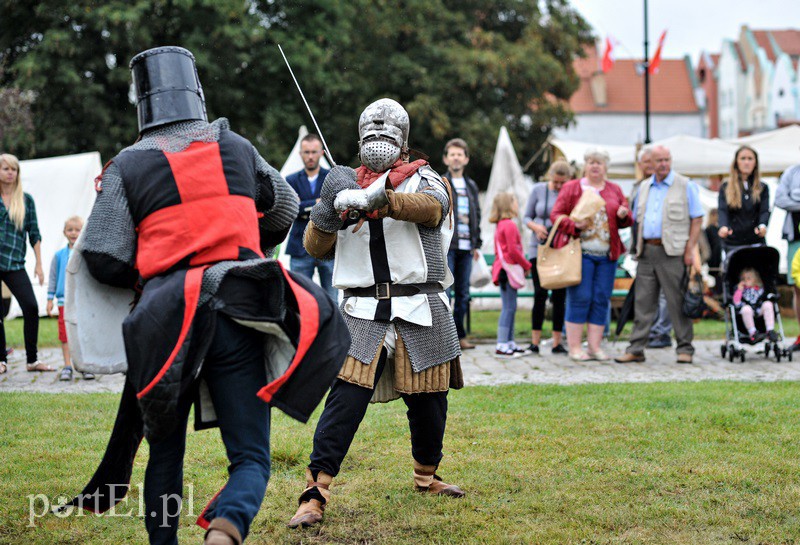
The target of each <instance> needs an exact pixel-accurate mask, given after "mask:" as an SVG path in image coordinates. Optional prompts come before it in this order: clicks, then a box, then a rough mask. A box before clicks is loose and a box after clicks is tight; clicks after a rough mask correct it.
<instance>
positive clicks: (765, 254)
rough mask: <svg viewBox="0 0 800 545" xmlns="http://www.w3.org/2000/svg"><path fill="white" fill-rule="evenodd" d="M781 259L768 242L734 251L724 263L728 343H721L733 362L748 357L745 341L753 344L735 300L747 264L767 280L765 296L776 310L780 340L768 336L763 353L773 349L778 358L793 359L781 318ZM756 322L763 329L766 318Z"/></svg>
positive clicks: (721, 350)
mask: <svg viewBox="0 0 800 545" xmlns="http://www.w3.org/2000/svg"><path fill="white" fill-rule="evenodd" d="M779 262H780V254H779V253H778V250H776V249H775V248H770V247H769V246H756V247H752V248H742V249H740V250H737V251H735V252H734V253H733V254H731V255H730V257H729V258H728V260H727V262H726V263H725V264H724V268H725V270H724V271H723V273H722V277H723V286H722V303H723V306H724V307H725V344H723V345H722V346H721V347H720V352H721V353H722V357H723V358H725V356H726V355H727V357H728V360H729V361H731V362H733V361H734V360H736V359H737V358H739V361H741V362H742V363H744V360H745V350H744V344H750V341H749V338H748V335H747V333H746V331H745V327H744V322H742V317H741V316H740V315H739V312H738V311H737V310H736V306H735V305H734V303H733V294H734V292H735V291H736V286H737V285H738V284H739V278H740V276H741V273H742V270H743V269H745V268H747V267H752V268H753V269H755V270H756V271H758V274H759V275H760V276H761V281H762V282H763V284H764V292H765V293H766V300H767V301H768V302H770V303H772V309H773V312H774V313H775V331H776V332H777V334H778V340H777V341H774V342H772V341H769V340H767V339H765V342H764V356H765V357H769V355H770V353H772V354H773V355H774V357H775V361H776V362H780V361H781V359H782V358H785V359H787V360H788V361H792V351H791V349H790V348H786V347H785V346H784V344H783V340H784V334H783V322H782V321H781V312H780V308H779V307H778V293H777V289H776V285H777V282H778V263H779ZM755 322H756V323H755V325H756V329H757V330H758V331H759V332H761V333H764V332H765V326H764V319H763V318H762V317H760V316H758V317H756V320H755Z"/></svg>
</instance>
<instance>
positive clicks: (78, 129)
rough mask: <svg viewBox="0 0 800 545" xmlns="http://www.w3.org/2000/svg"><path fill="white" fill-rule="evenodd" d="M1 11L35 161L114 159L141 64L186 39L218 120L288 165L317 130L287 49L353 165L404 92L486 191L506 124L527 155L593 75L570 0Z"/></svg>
mask: <svg viewBox="0 0 800 545" xmlns="http://www.w3.org/2000/svg"><path fill="white" fill-rule="evenodd" d="M26 4H27V3H26ZM0 6H2V10H3V13H4V14H5V13H9V16H7V17H6V16H4V17H3V18H1V19H0V31H1V32H0V67H5V69H6V71H5V74H4V75H0V87H3V86H12V87H18V88H20V89H24V90H29V91H32V92H34V93H35V97H36V98H35V100H34V102H33V104H32V105H31V109H32V114H33V123H34V131H33V135H34V142H35V152H33V154H34V155H35V156H47V155H55V154H64V153H74V152H81V151H87V150H91V149H97V150H99V151H100V152H101V153H102V155H103V156H104V158H105V159H108V158H110V157H112V156H113V155H114V154H115V153H116V152H117V151H119V149H121V148H122V147H124V146H125V145H127V144H129V143H130V142H132V141H133V140H134V139H135V137H136V119H135V114H134V107H133V105H132V104H131V102H130V98H129V95H130V73H129V70H128V66H127V63H128V61H129V60H130V58H131V57H132V56H133V55H134V54H136V53H137V52H139V51H141V50H144V49H146V48H149V47H154V46H158V45H182V46H184V47H186V48H188V49H190V50H191V51H193V52H194V54H195V56H196V58H197V64H198V71H199V73H200V78H201V82H202V83H203V86H204V90H205V94H206V97H207V101H208V104H207V106H208V111H209V116H210V117H211V118H214V117H217V116H220V115H224V116H226V117H228V118H229V119H230V120H231V125H232V126H233V128H234V130H236V131H237V132H239V133H241V134H242V135H244V136H245V137H247V138H250V139H251V140H252V141H253V142H254V143H255V144H256V146H257V147H258V148H259V150H260V151H261V152H262V153H263V154H264V155H265V157H266V158H267V159H268V160H269V161H271V162H273V163H274V164H278V165H280V164H281V162H282V161H283V160H284V158H285V157H286V154H287V153H288V151H289V149H290V148H291V146H292V144H293V143H294V139H295V136H296V131H297V128H298V127H299V125H301V124H307V125H309V126H310V125H311V123H310V119H309V118H308V115H307V114H306V112H305V107H304V106H303V103H302V101H301V99H300V97H299V96H298V94H297V91H296V89H295V88H294V84H293V82H292V80H291V77H290V75H289V72H288V70H287V69H286V67H285V65H284V64H283V61H282V59H281V57H280V55H279V52H278V50H277V47H276V44H278V43H280V44H282V45H283V48H284V50H285V51H286V53H287V55H288V56H289V59H290V61H291V63H292V66H293V68H294V70H295V72H296V74H297V76H298V78H299V80H300V83H301V85H302V87H303V91H304V92H305V94H306V97H307V99H308V101H309V103H310V104H311V106H312V108H313V109H314V113H315V115H316V117H317V120H318V121H319V123H320V128H321V130H322V131H323V133H324V136H325V138H326V140H327V142H328V144H329V145H330V146H331V149H332V152H333V155H334V157H335V159H336V160H337V161H338V162H341V163H343V164H351V165H353V164H355V162H356V157H357V126H356V125H357V119H358V115H359V114H360V112H361V110H362V109H363V108H364V107H365V106H366V105H367V104H368V103H369V102H371V101H373V100H375V99H377V98H380V97H383V96H388V97H391V98H394V99H396V100H398V101H399V102H400V103H401V104H403V105H404V106H405V107H406V108H407V109H408V111H409V114H410V116H411V137H410V145H411V147H412V148H415V149H419V150H422V151H424V152H426V153H428V154H429V155H431V162H432V163H433V164H434V166H435V167H437V168H440V169H441V168H442V165H441V153H442V149H443V146H444V143H445V142H446V140H447V139H449V138H452V137H456V136H460V137H462V138H465V139H466V140H467V141H468V142H469V143H470V146H471V150H472V154H471V155H472V161H471V163H470V168H471V171H472V173H473V174H474V175H475V178H476V179H478V180H479V182H482V183H484V184H485V183H486V181H487V180H488V172H489V169H490V167H491V160H492V153H493V151H494V145H495V139H496V137H497V132H498V130H499V129H500V126H502V125H506V126H507V127H508V129H509V132H510V133H511V135H512V138H513V139H514V140H515V145H516V146H517V149H518V150H519V152H520V153H521V156H522V157H523V158H527V157H530V156H531V155H532V154H533V153H534V152H535V150H536V149H538V147H539V146H540V145H541V143H542V142H543V141H544V139H545V138H546V137H547V135H548V134H549V131H550V129H551V128H552V127H554V126H563V125H565V124H567V123H569V121H570V120H571V112H569V110H568V108H567V106H566V100H567V99H568V98H569V96H570V95H571V93H572V92H574V90H575V89H576V88H577V84H578V81H577V78H576V76H575V74H574V72H573V70H572V59H573V58H574V56H575V55H578V54H581V51H582V45H583V44H584V43H586V42H587V41H588V40H590V33H589V27H588V26H587V24H586V22H585V21H583V19H581V18H580V16H579V15H578V14H577V13H576V12H575V11H574V10H573V9H572V8H571V7H570V6H569V5H568V3H567V2H566V0H543V1H540V2H535V1H531V0H528V1H522V0H458V1H457V0H399V1H398V0H393V1H389V0H327V1H323V0H306V1H303V2H286V1H282V0H135V1H133V2H127V1H122V0H110V1H107V2H103V3H101V2H98V1H90V0H79V1H77V2H70V3H66V2H61V1H58V0H41V1H40V2H38V3H36V4H35V5H28V6H19V5H18V3H17V2H14V1H11V0H0ZM20 146H23V143H22V142H20ZM10 147H11V148H13V147H14V146H13V145H12V146H10ZM20 149H22V150H30V149H33V148H31V147H30V146H29V147H28V148H24V147H20Z"/></svg>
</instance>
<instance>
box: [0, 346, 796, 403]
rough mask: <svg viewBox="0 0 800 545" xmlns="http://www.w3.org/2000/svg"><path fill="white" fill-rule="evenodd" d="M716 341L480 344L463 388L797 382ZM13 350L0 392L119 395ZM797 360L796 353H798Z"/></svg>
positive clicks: (784, 366)
mask: <svg viewBox="0 0 800 545" xmlns="http://www.w3.org/2000/svg"><path fill="white" fill-rule="evenodd" d="M719 345H720V343H719V341H698V342H696V343H695V347H696V350H697V352H696V353H695V358H694V363H693V364H692V365H681V364H678V363H676V362H675V352H674V351H673V350H671V349H660V350H650V351H649V352H648V354H647V361H646V362H645V363H633V364H626V365H620V364H616V363H613V362H610V363H598V362H586V363H577V362H573V361H571V360H570V359H569V358H567V357H566V356H553V355H551V354H550V350H549V348H548V347H544V348H543V352H544V354H542V355H539V356H533V355H531V356H523V357H519V358H514V359H501V358H497V357H495V355H494V344H481V345H478V348H476V349H475V350H467V351H465V353H464V357H463V359H462V365H463V369H464V377H465V381H466V383H467V385H498V384H519V383H535V384H590V383H604V382H671V381H697V380H742V381H776V380H800V361H798V360H800V357H798V358H797V359H796V360H795V361H793V362H786V361H781V363H775V360H774V359H770V360H766V359H764V357H763V356H759V355H757V354H756V351H755V349H753V348H749V352H748V358H747V361H746V362H745V363H738V362H737V363H730V362H728V361H727V360H722V359H720V357H719V356H720V354H719ZM624 348H625V344H624V343H618V344H616V345H607V346H606V347H605V349H606V351H607V352H608V353H609V354H610V355H612V356H613V355H615V354H619V353H620V352H622V351H623V350H624ZM20 352H24V351H19V350H18V351H17V352H16V353H14V354H12V355H11V357H10V358H9V365H8V373H6V374H4V375H0V392H11V391H24V392H49V393H63V392H77V393H84V392H121V391H122V382H123V377H122V375H120V374H117V375H108V376H103V375H98V376H97V379H95V380H91V381H87V380H83V379H81V378H80V376H81V375H80V373H75V378H74V379H73V381H72V382H69V383H66V382H60V381H59V380H58V373H28V372H27V371H26V370H25V359H24V354H21V353H20ZM798 356H800V354H798ZM39 357H40V359H41V361H43V362H45V363H49V364H50V365H52V366H53V367H59V366H60V364H61V349H59V348H56V349H53V348H50V349H48V348H45V349H42V350H40V352H39Z"/></svg>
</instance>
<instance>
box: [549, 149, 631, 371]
mask: <svg viewBox="0 0 800 545" xmlns="http://www.w3.org/2000/svg"><path fill="white" fill-rule="evenodd" d="M584 161H585V166H584V177H583V178H581V179H579V180H572V181H570V182H568V183H566V184H565V185H564V187H563V188H562V189H561V191H560V192H559V194H558V199H557V200H556V204H555V206H554V207H553V212H552V213H551V214H550V218H551V220H552V221H553V222H556V221H558V220H559V218H561V220H560V221H559V225H558V230H559V231H560V232H561V233H564V234H566V235H569V236H570V237H574V238H577V239H579V240H580V245H581V254H582V255H581V281H580V283H579V284H577V285H574V286H571V287H569V288H567V312H566V325H567V344H568V345H569V355H570V357H571V358H572V359H573V360H575V361H608V359H609V358H608V356H607V355H606V353H605V352H603V350H602V349H601V348H600V343H601V341H602V340H603V330H604V329H605V325H606V320H607V317H608V309H609V306H610V304H611V292H612V291H613V289H614V274H615V272H616V268H617V259H619V256H620V255H621V254H622V253H623V252H624V251H625V246H624V245H623V244H622V241H621V240H620V237H619V230H620V229H623V228H625V227H629V226H630V225H632V223H633V218H632V217H631V213H630V209H629V208H628V201H627V199H626V198H625V195H624V194H623V193H622V189H620V187H619V186H618V185H617V184H615V183H612V182H610V181H608V180H607V179H606V172H607V169H608V161H609V156H608V153H607V152H606V151H604V150H602V149H599V148H591V149H589V150H587V151H586V153H585V155H584ZM562 216H563V217H562ZM584 324H587V334H586V337H587V341H588V345H589V350H588V352H584V351H583V350H582V348H581V341H582V340H583V326H584Z"/></svg>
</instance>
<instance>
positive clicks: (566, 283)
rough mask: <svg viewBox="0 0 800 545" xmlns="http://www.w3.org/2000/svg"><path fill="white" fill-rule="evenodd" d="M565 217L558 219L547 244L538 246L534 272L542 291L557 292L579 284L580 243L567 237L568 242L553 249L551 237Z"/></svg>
mask: <svg viewBox="0 0 800 545" xmlns="http://www.w3.org/2000/svg"><path fill="white" fill-rule="evenodd" d="M564 217H565V216H561V217H559V218H558V219H557V220H556V222H555V224H554V225H553V228H552V229H550V234H549V235H547V242H545V243H544V244H542V245H540V246H539V253H538V255H537V256H536V272H537V273H538V274H539V285H540V286H542V288H544V289H548V290H558V289H561V288H568V287H570V286H577V285H578V284H580V283H581V268H582V265H581V259H582V257H581V241H580V239H577V238H573V237H569V242H567V244H566V245H565V246H563V247H561V248H553V245H552V244H553V236H555V234H556V231H557V230H558V225H559V224H560V223H561V220H562V219H564Z"/></svg>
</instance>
